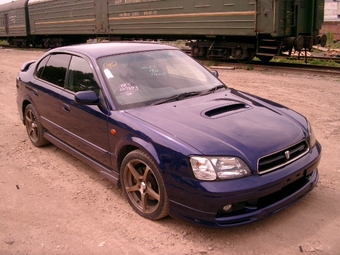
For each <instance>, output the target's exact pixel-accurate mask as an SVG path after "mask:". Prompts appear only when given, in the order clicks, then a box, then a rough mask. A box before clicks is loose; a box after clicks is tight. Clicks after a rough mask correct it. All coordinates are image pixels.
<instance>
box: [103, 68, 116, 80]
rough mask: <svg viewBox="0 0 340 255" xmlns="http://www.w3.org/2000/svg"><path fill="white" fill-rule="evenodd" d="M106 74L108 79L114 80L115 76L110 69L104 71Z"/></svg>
mask: <svg viewBox="0 0 340 255" xmlns="http://www.w3.org/2000/svg"><path fill="white" fill-rule="evenodd" d="M104 73H105V76H106V78H107V79H112V78H114V76H113V74H112V73H111V71H110V70H109V69H104Z"/></svg>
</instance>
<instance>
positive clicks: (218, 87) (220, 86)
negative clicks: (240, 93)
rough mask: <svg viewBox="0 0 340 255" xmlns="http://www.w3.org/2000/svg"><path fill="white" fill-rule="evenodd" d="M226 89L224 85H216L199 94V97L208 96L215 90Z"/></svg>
mask: <svg viewBox="0 0 340 255" xmlns="http://www.w3.org/2000/svg"><path fill="white" fill-rule="evenodd" d="M223 88H224V89H226V88H227V87H226V86H225V85H224V84H221V85H217V86H215V87H213V88H211V89H208V90H206V91H203V92H201V93H200V96H204V95H208V94H212V93H215V92H216V91H217V90H219V89H223Z"/></svg>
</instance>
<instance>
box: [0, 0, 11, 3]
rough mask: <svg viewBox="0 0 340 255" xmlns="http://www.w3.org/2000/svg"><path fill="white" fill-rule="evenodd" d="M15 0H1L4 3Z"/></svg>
mask: <svg viewBox="0 0 340 255" xmlns="http://www.w3.org/2000/svg"><path fill="white" fill-rule="evenodd" d="M12 1H13V0H0V4H4V3H9V2H12Z"/></svg>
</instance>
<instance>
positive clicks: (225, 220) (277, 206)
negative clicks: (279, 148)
mask: <svg viewBox="0 0 340 255" xmlns="http://www.w3.org/2000/svg"><path fill="white" fill-rule="evenodd" d="M318 180H319V173H318V170H317V169H315V170H314V171H313V172H312V174H311V176H310V177H309V182H308V183H306V185H304V186H303V187H301V188H300V189H299V190H298V191H296V192H294V193H292V194H291V195H289V196H287V197H286V198H285V199H283V200H280V201H278V202H276V203H273V204H271V205H269V206H267V207H265V208H262V209H259V210H256V211H254V212H251V213H248V214H243V215H239V216H234V217H222V218H216V224H217V226H219V227H227V226H236V225H240V224H244V223H251V222H254V221H258V220H260V219H263V218H265V217H268V216H270V215H272V214H275V213H277V212H279V211H281V210H283V209H285V208H286V207H288V206H290V205H292V204H293V203H295V202H297V201H298V200H300V199H301V198H302V197H304V196H305V195H307V194H308V193H309V192H310V191H311V190H312V189H313V188H314V187H315V186H316V184H317V182H318Z"/></svg>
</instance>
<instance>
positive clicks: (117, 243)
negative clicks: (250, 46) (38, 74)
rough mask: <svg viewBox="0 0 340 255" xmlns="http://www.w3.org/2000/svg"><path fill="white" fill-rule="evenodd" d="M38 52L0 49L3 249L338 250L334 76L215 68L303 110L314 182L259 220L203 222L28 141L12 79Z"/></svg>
mask: <svg viewBox="0 0 340 255" xmlns="http://www.w3.org/2000/svg"><path fill="white" fill-rule="evenodd" d="M41 55H42V52H41V51H24V50H11V49H0V106H1V111H0V120H1V123H0V124H1V125H0V254H1V255H11V254H20V255H23V254H29V255H40V254H74V255H76V254H82V255H84V254H85V255H86V254H103V255H105V254H134V255H142V254H150V255H153V254H173V255H175V254H176V255H178V254H203V255H204V254H208V255H209V254H232V255H233V254H235V255H236V254H237V255H239V254H246V255H248V254H249V255H250V254H261V255H265V254H282V255H283V254H316V255H318V254H329V255H332V254H334V255H336V254H340V238H339V236H340V235H339V233H340V185H339V184H340V182H339V180H340V156H339V153H340V75H339V76H338V77H335V76H323V75H315V74H306V73H292V72H290V73H289V72H288V71H280V72H278V71H276V72H274V71H269V70H254V71H247V70H239V69H238V70H228V71H219V73H220V77H221V79H222V80H223V81H224V82H226V83H227V84H228V85H229V86H230V87H234V88H236V89H239V90H243V91H246V92H251V93H253V94H256V95H259V96H261V97H266V98H269V99H271V100H274V101H277V102H279V103H281V104H283V105H285V106H288V107H290V108H292V109H294V110H296V111H298V112H300V113H302V114H303V115H305V116H306V117H307V118H308V119H309V120H310V122H311V123H312V126H313V128H314V131H315V133H316V136H317V138H318V140H319V141H320V143H321V145H322V146H323V155H322V160H321V164H320V166H319V171H320V182H319V184H318V186H317V187H316V188H315V189H314V190H313V191H312V192H311V193H310V194H308V195H307V196H306V197H304V198H303V199H302V200H300V201H299V202H298V203H296V204H294V205H293V206H291V207H289V208H287V209H285V210H283V211H281V212H280V213H278V214H275V215H273V216H270V217H268V218H266V219H264V220H261V221H259V222H256V223H253V224H249V225H244V226H241V227H233V228H229V229H218V230H216V229H207V228H202V227H197V226H193V225H190V224H187V223H185V222H182V221H179V220H175V219H172V218H170V217H168V218H165V219H163V220H160V221H157V222H152V221H149V220H146V219H143V218H141V217H140V216H138V215H137V214H136V213H134V212H133V211H132V209H131V208H130V206H129V205H128V203H127V201H126V199H125V198H124V196H123V193H122V191H121V190H119V189H117V188H116V187H115V186H114V185H112V184H111V183H109V182H108V181H107V180H105V179H103V178H102V176H101V175H99V174H98V173H97V172H96V171H94V170H93V169H91V168H90V167H88V166H87V165H85V164H84V163H82V162H80V161H79V160H77V159H75V158H74V157H72V156H70V155H69V154H67V153H65V152H64V151H62V150H60V149H57V148H56V147H55V146H53V145H50V146H47V147H44V148H35V147H33V146H32V145H31V143H30V141H29V139H28V138H27V135H26V130H25V128H24V126H23V125H22V124H21V122H20V119H19V116H18V111H17V107H16V87H15V78H16V75H17V72H18V70H19V68H20V66H21V65H22V63H24V62H25V61H28V60H31V59H37V58H38V57H39V56H41Z"/></svg>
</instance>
